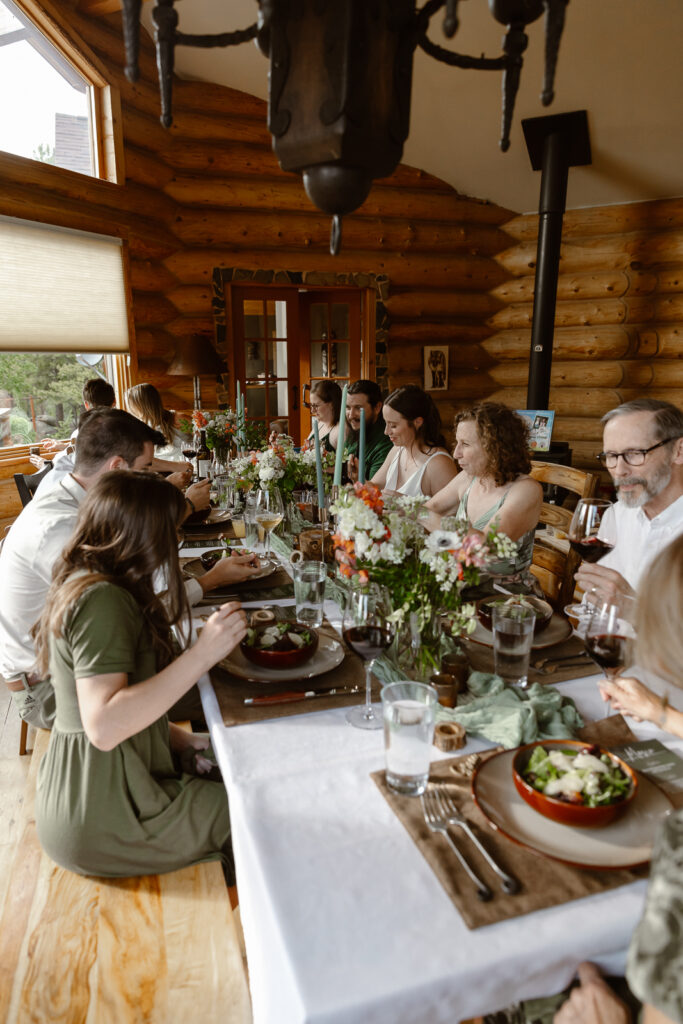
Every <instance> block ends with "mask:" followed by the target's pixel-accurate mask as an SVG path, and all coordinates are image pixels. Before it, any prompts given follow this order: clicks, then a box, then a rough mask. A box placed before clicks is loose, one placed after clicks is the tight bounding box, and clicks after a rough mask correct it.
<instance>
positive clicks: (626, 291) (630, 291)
mask: <svg viewBox="0 0 683 1024" xmlns="http://www.w3.org/2000/svg"><path fill="white" fill-rule="evenodd" d="M660 278H663V280H661V281H660ZM681 279H683V270H682V272H681ZM677 283H678V282H677V281H676V275H667V276H666V277H664V275H659V274H655V273H652V272H646V271H637V270H606V271H603V272H599V271H594V272H592V273H587V274H579V273H577V274H561V275H560V277H559V278H558V281H557V301H558V302H562V301H563V300H565V299H602V298H618V297H621V296H624V295H635V296H640V295H651V294H652V293H653V292H658V291H660V292H661V291H671V292H676V291H680V290H681V287H677ZM535 285H536V277H535V275H528V276H526V277H516V278H515V277H513V278H510V280H509V281H504V282H503V283H502V284H500V285H498V287H497V288H495V289H494V293H493V294H494V295H495V296H496V297H497V298H499V299H501V300H502V301H504V302H511V303H517V302H533V298H534V288H535ZM662 285H664V287H662Z"/></svg>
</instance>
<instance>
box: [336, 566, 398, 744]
mask: <svg viewBox="0 0 683 1024" xmlns="http://www.w3.org/2000/svg"><path fill="white" fill-rule="evenodd" d="M390 615H391V602H390V601H389V598H388V596H387V594H386V592H385V591H384V590H383V589H382V588H381V587H378V586H377V585H376V584H373V583H370V584H368V585H367V586H365V587H361V588H360V589H359V590H355V591H353V592H352V593H351V595H350V596H349V599H348V604H347V607H346V611H345V612H344V620H343V624H342V629H343V633H344V639H345V640H346V643H347V644H348V645H349V647H350V648H351V650H352V651H354V653H355V654H357V655H358V657H359V658H362V659H363V661H364V662H365V704H364V705H363V706H362V707H355V708H351V709H350V711H348V712H347V714H346V720H347V721H348V722H350V723H351V725H355V726H356V728H358V729H381V728H382V726H383V721H382V716H381V714H378V713H377V712H376V711H375V709H374V708H373V706H372V666H373V664H374V662H375V659H376V658H378V657H379V656H380V655H381V654H383V653H384V651H386V650H387V648H388V647H389V645H390V644H391V641H392V640H393V638H394V626H393V623H392V622H391V621H390Z"/></svg>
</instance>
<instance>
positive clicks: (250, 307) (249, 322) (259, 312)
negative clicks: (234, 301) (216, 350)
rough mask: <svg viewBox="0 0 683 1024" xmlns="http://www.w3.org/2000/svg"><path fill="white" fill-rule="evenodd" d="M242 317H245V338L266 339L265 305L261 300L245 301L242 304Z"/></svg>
mask: <svg viewBox="0 0 683 1024" xmlns="http://www.w3.org/2000/svg"><path fill="white" fill-rule="evenodd" d="M242 315H243V316H244V337H245V338H265V336H266V332H265V323H264V319H263V303H262V302H261V300H260V299H245V300H244V302H243V303H242Z"/></svg>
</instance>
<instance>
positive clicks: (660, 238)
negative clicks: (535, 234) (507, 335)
mask: <svg viewBox="0 0 683 1024" xmlns="http://www.w3.org/2000/svg"><path fill="white" fill-rule="evenodd" d="M497 259H498V261H499V263H500V264H501V266H503V267H505V269H506V270H507V271H508V272H509V273H510V274H513V275H514V276H515V277H521V276H523V275H527V274H529V273H530V272H532V271H534V270H535V268H536V245H535V244H532V243H530V242H523V243H521V244H520V245H517V246H514V247H513V248H511V249H506V250H505V251H504V252H501V253H500V254H499V255H498V256H497ZM660 263H675V264H676V265H678V266H680V265H681V263H683V231H668V232H663V233H653V234H651V235H643V234H642V233H640V232H633V233H631V234H626V235H608V236H601V237H599V238H588V239H583V240H581V241H579V242H573V241H565V242H563V243H562V246H561V247H560V274H569V273H574V272H575V271H580V272H585V271H588V270H614V269H617V270H619V269H622V270H623V269H626V268H628V267H630V268H631V269H634V270H639V269H641V267H643V266H647V267H648V268H649V269H650V268H656V267H658V265H659V264H660Z"/></svg>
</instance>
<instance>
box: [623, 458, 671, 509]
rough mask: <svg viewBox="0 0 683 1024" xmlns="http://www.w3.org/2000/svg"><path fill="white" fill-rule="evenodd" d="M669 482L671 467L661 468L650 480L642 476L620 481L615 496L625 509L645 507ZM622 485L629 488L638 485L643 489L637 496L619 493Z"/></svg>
mask: <svg viewBox="0 0 683 1024" xmlns="http://www.w3.org/2000/svg"><path fill="white" fill-rule="evenodd" d="M670 480H671V466H670V465H669V466H666V465H664V466H662V467H661V468H660V469H658V470H657V472H656V473H655V474H654V476H653V477H652V479H651V480H645V479H644V478H643V477H642V476H630V477H628V479H626V480H622V481H620V484H619V485H618V486H617V496H618V498H619V501H623V503H624V505H626V507H627V508H642V507H643V505H647V503H648V502H649V501H652V499H653V498H656V497H657V495H658V494H661V493H662V491H663V490H664V489H665V488H666V487H668V486H669V482H670ZM624 484H628V485H629V486H636V485H640V486H641V487H642V488H643V489H642V491H641V492H640V493H639V494H633V493H630V492H629V493H627V494H622V493H621V487H622V486H623V485H624Z"/></svg>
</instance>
